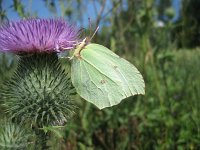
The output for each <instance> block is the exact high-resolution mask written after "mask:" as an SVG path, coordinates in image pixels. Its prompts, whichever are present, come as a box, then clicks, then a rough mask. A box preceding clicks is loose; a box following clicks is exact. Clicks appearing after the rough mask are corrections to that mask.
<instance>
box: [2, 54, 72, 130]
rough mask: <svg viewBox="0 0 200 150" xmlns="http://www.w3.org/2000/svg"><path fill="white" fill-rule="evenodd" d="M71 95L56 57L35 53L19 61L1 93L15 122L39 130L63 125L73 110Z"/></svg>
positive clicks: (65, 76) (69, 85)
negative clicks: (28, 124)
mask: <svg viewBox="0 0 200 150" xmlns="http://www.w3.org/2000/svg"><path fill="white" fill-rule="evenodd" d="M74 93H75V91H74V88H73V87H72V84H71V81H70V78H69V77H68V76H67V74H66V73H65V71H64V70H63V69H62V68H61V64H60V62H59V60H58V58H57V55H56V54H55V53H51V54H46V53H37V54H30V56H22V57H21V58H20V60H19V66H18V69H17V71H16V73H15V74H14V76H13V78H12V79H11V80H10V81H9V82H7V83H6V87H5V88H4V90H3V100H4V101H3V103H4V106H5V107H6V108H7V111H6V112H7V113H8V114H10V116H11V118H12V119H13V120H15V121H16V122H20V123H25V124H27V123H30V124H31V126H35V127H37V128H38V127H39V128H42V127H43V126H49V125H63V124H64V123H66V121H67V119H68V118H69V117H70V116H71V114H72V112H73V110H74V104H73V103H72V100H71V95H72V94H74Z"/></svg>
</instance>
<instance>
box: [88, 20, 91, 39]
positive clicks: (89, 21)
mask: <svg viewBox="0 0 200 150" xmlns="http://www.w3.org/2000/svg"><path fill="white" fill-rule="evenodd" d="M88 23H89V26H90V28H89V29H90V34H89V36H91V34H92V32H91V31H92V23H91V19H90V17H89V18H88Z"/></svg>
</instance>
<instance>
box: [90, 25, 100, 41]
mask: <svg viewBox="0 0 200 150" xmlns="http://www.w3.org/2000/svg"><path fill="white" fill-rule="evenodd" d="M98 30H99V26H97V28H96V30H95V31H94V33H93V35H92V36H91V38H90V41H91V40H92V38H93V37H94V36H95V34H96V33H97V31H98Z"/></svg>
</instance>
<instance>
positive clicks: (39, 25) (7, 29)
mask: <svg viewBox="0 0 200 150" xmlns="http://www.w3.org/2000/svg"><path fill="white" fill-rule="evenodd" d="M79 34H80V30H78V28H76V27H75V26H73V25H70V24H68V23H67V22H66V21H64V20H63V19H26V20H20V21H17V22H16V21H11V22H8V23H5V24H3V25H2V26H1V27H0V51H4V52H14V53H20V52H57V51H62V50H64V49H70V48H73V47H74V45H75V44H76V43H77V42H79V41H80V39H79Z"/></svg>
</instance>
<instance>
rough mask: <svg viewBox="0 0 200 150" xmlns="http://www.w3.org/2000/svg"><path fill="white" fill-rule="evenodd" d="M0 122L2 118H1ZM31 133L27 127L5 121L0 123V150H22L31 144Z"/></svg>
mask: <svg viewBox="0 0 200 150" xmlns="http://www.w3.org/2000/svg"><path fill="white" fill-rule="evenodd" d="M1 123H2V120H1ZM31 138H32V135H31V134H30V132H29V131H28V130H27V129H24V128H23V127H21V126H19V125H16V124H14V123H11V122H10V121H5V122H4V123H3V124H1V125H0V149H1V150H22V149H27V147H28V146H29V145H30V144H31V142H30V139H31Z"/></svg>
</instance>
